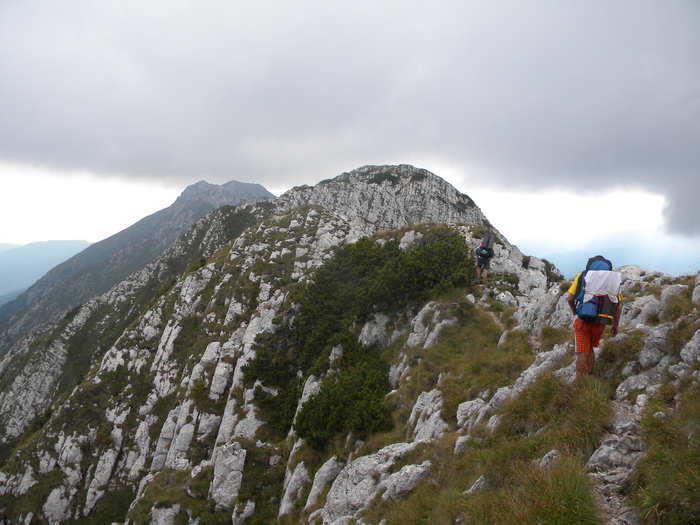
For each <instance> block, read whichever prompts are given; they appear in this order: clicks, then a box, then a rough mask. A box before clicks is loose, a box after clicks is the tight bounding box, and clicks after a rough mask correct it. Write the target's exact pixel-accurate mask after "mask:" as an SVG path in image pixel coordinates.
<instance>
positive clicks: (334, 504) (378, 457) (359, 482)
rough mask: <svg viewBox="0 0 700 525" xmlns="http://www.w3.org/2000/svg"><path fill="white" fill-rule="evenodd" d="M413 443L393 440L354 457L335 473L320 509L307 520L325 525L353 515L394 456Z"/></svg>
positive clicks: (385, 473)
mask: <svg viewBox="0 0 700 525" xmlns="http://www.w3.org/2000/svg"><path fill="white" fill-rule="evenodd" d="M414 447H415V445H414V444H412V443H395V444H393V445H389V446H387V447H384V448H383V449H381V450H380V451H379V452H376V453H375V454H371V455H369V456H362V457H359V458H357V459H355V460H354V461H353V462H352V463H350V464H348V465H347V466H346V467H345V468H344V469H343V470H342V471H341V472H340V474H338V477H337V478H336V479H335V481H334V482H333V485H332V486H331V489H330V491H329V492H328V496H327V497H326V505H325V506H324V507H323V509H320V510H319V511H317V512H315V513H314V514H312V515H311V517H310V518H309V520H310V521H313V519H317V518H320V519H322V520H323V523H324V525H326V524H329V523H333V522H335V521H336V520H339V519H341V518H342V519H346V518H353V517H354V516H356V515H357V513H358V512H360V511H361V510H362V509H364V508H365V507H366V506H367V505H368V504H369V503H370V502H371V501H372V499H373V498H374V496H375V495H376V494H377V491H378V490H379V486H380V483H381V482H382V481H383V480H384V479H386V478H387V477H388V476H389V470H390V469H391V467H392V466H393V465H394V463H395V462H396V460H397V459H398V458H401V457H403V456H404V455H405V454H406V453H407V452H409V451H410V450H413V448H414Z"/></svg>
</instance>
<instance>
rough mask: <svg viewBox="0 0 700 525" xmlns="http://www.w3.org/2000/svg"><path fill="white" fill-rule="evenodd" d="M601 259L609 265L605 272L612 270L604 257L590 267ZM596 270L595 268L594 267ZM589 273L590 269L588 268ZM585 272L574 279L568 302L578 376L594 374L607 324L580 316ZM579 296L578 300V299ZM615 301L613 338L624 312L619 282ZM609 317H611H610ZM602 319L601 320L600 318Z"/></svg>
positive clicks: (611, 322) (612, 323)
mask: <svg viewBox="0 0 700 525" xmlns="http://www.w3.org/2000/svg"><path fill="white" fill-rule="evenodd" d="M597 258H600V259H602V260H603V261H605V263H607V265H608V268H605V267H604V266H602V268H603V270H612V264H610V261H608V260H607V259H604V258H603V257H602V256H596V257H595V258H591V259H589V266H590V265H591V262H592V261H594V260H595V259H597ZM593 267H594V268H595V266H593ZM587 271H589V270H588V267H587ZM584 274H585V272H581V273H579V274H578V275H576V277H575V278H574V282H573V283H572V284H571V287H570V288H569V296H568V298H567V301H568V303H569V307H570V308H571V311H572V312H573V313H574V317H576V319H574V342H575V346H576V375H577V376H581V375H584V374H592V373H593V367H594V365H595V351H594V349H595V348H597V347H598V346H599V345H600V337H601V336H602V335H603V331H604V330H605V326H606V324H601V322H600V320H598V321H596V320H589V319H582V318H581V317H580V316H579V312H578V310H577V307H578V304H579V301H580V300H581V295H579V294H580V290H581V288H580V286H581V285H580V284H579V281H580V280H581V278H582V277H581V276H582V275H584ZM586 282H588V281H587V280H586ZM577 296H578V299H577ZM611 297H613V299H615V300H616V301H615V304H614V308H615V310H614V313H613V315H612V320H610V319H608V320H607V322H608V323H610V324H611V330H612V335H613V337H614V336H616V335H617V333H618V330H619V324H620V312H621V311H622V297H621V296H620V295H619V281H618V284H617V290H616V292H615V293H614V296H611ZM608 317H609V316H608ZM599 319H600V318H599Z"/></svg>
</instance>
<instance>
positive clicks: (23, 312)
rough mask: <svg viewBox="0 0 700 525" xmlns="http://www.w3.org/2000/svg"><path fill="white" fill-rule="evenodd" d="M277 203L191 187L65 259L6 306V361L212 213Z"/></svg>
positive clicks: (2, 340)
mask: <svg viewBox="0 0 700 525" xmlns="http://www.w3.org/2000/svg"><path fill="white" fill-rule="evenodd" d="M271 197H274V195H273V194H272V193H270V192H269V191H267V190H266V189H265V188H263V187H262V186H261V185H259V184H251V183H243V182H237V181H231V182H228V183H226V184H223V185H217V184H209V183H208V182H205V181H200V182H198V183H196V184H192V185H191V186H188V187H187V188H186V189H185V190H184V191H183V192H182V194H181V195H180V196H179V197H178V198H177V200H176V201H175V202H174V203H173V204H172V205H171V206H169V207H167V208H165V209H163V210H160V211H158V212H156V213H154V214H152V215H149V216H148V217H145V218H143V219H141V220H140V221H138V222H137V223H135V224H133V225H132V226H130V227H128V228H126V229H125V230H122V231H121V232H119V233H117V234H115V235H112V236H111V237H109V238H107V239H105V240H103V241H100V242H97V243H94V244H92V245H90V246H89V247H88V248H87V249H84V250H82V251H80V253H78V254H77V255H74V256H73V257H70V258H69V259H68V258H67V257H64V259H63V260H64V261H65V262H62V263H61V264H59V265H58V266H55V263H54V265H49V266H48V267H47V268H45V269H44V272H46V270H48V269H49V268H51V267H52V266H55V267H53V268H52V269H51V270H50V271H49V272H48V273H46V274H45V275H44V276H43V277H41V279H39V280H38V281H36V282H35V283H34V284H33V285H32V286H31V287H29V288H28V289H27V290H26V291H24V292H23V293H21V294H20V295H19V296H18V297H17V298H16V299H14V300H12V301H10V302H8V303H6V304H4V305H2V306H0V356H1V355H3V353H4V352H3V349H4V348H6V345H7V344H8V343H9V342H10V341H14V340H16V339H17V338H20V337H22V336H24V335H26V334H27V333H29V331H31V330H32V329H34V328H36V327H38V326H40V325H42V324H44V323H46V322H52V321H56V320H58V318H60V317H61V316H63V315H64V313H65V312H66V311H68V310H70V309H72V308H74V307H76V306H78V305H80V304H82V303H84V302H86V301H88V300H90V299H91V298H93V297H95V296H96V295H99V294H102V293H104V292H106V291H108V290H109V289H110V288H112V287H113V286H114V285H116V284H118V283H120V282H121V281H123V280H124V279H126V278H127V277H128V276H129V275H131V274H132V273H133V272H135V271H137V270H140V269H142V268H143V267H144V266H146V265H147V264H148V263H150V262H152V261H153V260H155V259H156V258H157V257H159V256H160V255H162V253H163V251H164V250H165V249H166V248H167V247H168V246H170V245H171V244H172V243H173V242H174V241H175V240H176V239H177V238H178V237H179V236H180V235H181V234H182V233H183V232H184V231H185V230H187V229H188V228H190V227H191V226H192V225H193V224H195V223H196V222H197V221H198V220H199V219H201V218H202V217H204V216H205V215H207V214H208V213H210V212H212V211H214V210H215V209H217V208H220V207H222V206H227V205H228V206H239V205H241V204H244V203H247V202H254V201H258V200H265V199H269V198H271ZM76 251H78V250H76ZM74 253H75V252H74ZM0 255H3V254H0ZM66 259H67V260H66ZM39 276H41V274H40V275H39ZM34 280H36V277H35V278H34ZM32 282H33V281H32ZM29 284H31V282H30V283H28V284H27V285H25V287H26V286H28V285H29Z"/></svg>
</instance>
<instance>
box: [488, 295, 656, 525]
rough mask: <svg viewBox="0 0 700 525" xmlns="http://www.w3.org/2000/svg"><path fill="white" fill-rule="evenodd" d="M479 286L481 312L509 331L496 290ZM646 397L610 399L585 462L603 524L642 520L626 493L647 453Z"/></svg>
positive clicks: (533, 340)
mask: <svg viewBox="0 0 700 525" xmlns="http://www.w3.org/2000/svg"><path fill="white" fill-rule="evenodd" d="M479 288H480V296H479V297H478V299H477V300H476V304H477V305H479V306H481V307H482V311H484V312H485V313H487V314H488V315H489V317H491V319H492V320H493V321H494V323H495V324H496V325H497V326H499V327H500V328H501V330H503V331H504V332H505V331H507V328H506V327H505V326H504V325H503V322H502V321H501V319H500V318H499V316H498V315H496V313H495V312H493V311H491V310H490V308H488V305H489V303H490V301H489V299H491V295H492V294H493V292H494V290H492V289H490V288H489V287H488V286H486V285H485V283H483V282H482V283H481V285H480V287H479ZM572 337H573V335H572ZM529 339H530V342H531V344H532V345H533V349H534V350H536V351H537V350H538V349H539V340H538V339H537V338H535V337H532V336H530V338H529ZM567 366H570V365H567ZM572 372H573V368H572ZM647 399H648V398H647V396H639V397H638V400H637V402H635V404H633V405H632V404H630V403H629V402H628V401H626V400H616V399H613V400H611V401H610V403H611V408H612V421H611V425H610V428H609V431H608V432H607V433H606V434H605V435H604V436H603V438H602V439H601V444H600V446H599V448H598V449H597V450H596V451H595V452H594V453H593V454H592V455H591V457H590V459H589V461H588V464H587V465H586V469H587V470H588V472H589V477H590V479H591V482H592V486H591V488H592V493H593V497H594V498H595V501H596V504H597V506H598V508H599V509H600V515H601V523H602V524H604V525H639V524H640V523H641V521H640V518H639V513H638V511H637V510H636V509H635V508H634V507H632V506H631V505H630V503H629V501H628V500H627V498H626V497H625V496H624V492H625V486H626V484H627V483H628V480H629V478H630V476H631V474H632V473H633V471H634V467H635V465H636V463H637V461H639V459H640V458H641V457H642V456H643V454H644V453H643V442H642V439H641V436H640V434H639V430H640V427H639V423H640V421H641V417H642V411H643V410H644V407H645V405H646V401H647Z"/></svg>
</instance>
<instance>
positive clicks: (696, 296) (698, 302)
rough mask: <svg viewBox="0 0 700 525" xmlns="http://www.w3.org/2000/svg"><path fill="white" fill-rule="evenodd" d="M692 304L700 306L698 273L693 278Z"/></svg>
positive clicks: (699, 276)
mask: <svg viewBox="0 0 700 525" xmlns="http://www.w3.org/2000/svg"><path fill="white" fill-rule="evenodd" d="M691 300H692V302H693V304H695V305H698V306H700V273H698V274H697V275H696V276H695V288H693V296H692V299H691Z"/></svg>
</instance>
